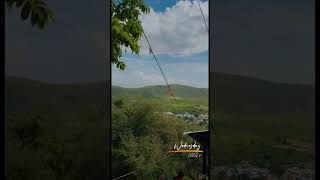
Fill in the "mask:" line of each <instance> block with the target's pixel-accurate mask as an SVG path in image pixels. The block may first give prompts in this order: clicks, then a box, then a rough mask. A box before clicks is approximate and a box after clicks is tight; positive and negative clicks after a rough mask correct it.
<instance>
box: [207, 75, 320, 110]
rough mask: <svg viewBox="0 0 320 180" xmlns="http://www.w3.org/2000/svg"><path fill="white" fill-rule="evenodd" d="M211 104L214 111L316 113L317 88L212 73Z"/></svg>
mask: <svg viewBox="0 0 320 180" xmlns="http://www.w3.org/2000/svg"><path fill="white" fill-rule="evenodd" d="M210 78H211V79H213V83H211V84H210V88H211V89H213V91H212V93H213V94H212V95H211V94H210V101H211V107H212V108H213V109H214V111H215V112H225V113H231V114H246V115H249V114H254V115H255V114H258V115H266V114H268V115H272V116H278V115H279V116H280V115H282V114H292V115H295V114H299V115H301V114H303V115H308V116H313V114H314V112H315V109H314V103H315V87H314V86H313V85H299V84H284V83H275V82H270V81H265V80H261V79H256V78H248V77H243V76H237V75H230V74H223V73H211V75H210Z"/></svg>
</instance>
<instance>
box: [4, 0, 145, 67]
mask: <svg viewBox="0 0 320 180" xmlns="http://www.w3.org/2000/svg"><path fill="white" fill-rule="evenodd" d="M5 2H6V6H7V7H8V8H9V9H11V8H12V7H14V6H15V7H16V8H21V12H20V17H21V20H22V21H27V20H28V19H30V21H31V25H32V26H35V25H37V26H38V28H39V29H40V30H43V29H44V28H45V27H46V26H47V25H48V24H49V22H50V21H54V18H53V13H52V11H51V10H50V9H49V7H48V5H47V3H46V0H5ZM111 11H112V21H111V24H112V31H111V33H112V52H111V62H112V63H113V64H115V65H116V66H117V68H119V69H120V70H124V69H125V68H126V64H125V63H124V62H123V61H121V60H120V58H121V56H122V54H123V49H124V48H127V49H128V48H129V49H130V50H131V51H132V52H133V53H135V54H139V52H140V46H139V44H138V41H139V40H140V38H141V36H142V33H143V29H142V26H141V21H140V20H139V15H140V14H141V13H149V12H150V9H149V7H147V6H146V5H145V4H144V2H143V0H112V1H111Z"/></svg>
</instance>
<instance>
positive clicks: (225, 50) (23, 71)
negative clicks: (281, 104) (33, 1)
mask: <svg viewBox="0 0 320 180" xmlns="http://www.w3.org/2000/svg"><path fill="white" fill-rule="evenodd" d="M314 1H315V0H259V1H257V0H242V1H239V0H214V1H211V2H210V3H209V4H210V9H211V13H210V15H212V17H211V18H210V21H211V22H210V23H211V24H210V25H212V24H213V23H214V24H215V31H216V34H215V36H213V35H212V36H211V40H210V42H211V46H210V48H211V49H214V52H213V53H212V54H211V57H210V58H211V59H210V62H211V63H210V65H211V67H210V71H218V72H224V73H231V74H237V75H244V76H249V77H257V78H262V79H266V80H270V81H275V82H286V83H314V59H315V57H314V54H315V45H314V43H315V41H314V40H315V35H314V34H315V26H314V22H315V18H314V17H315V10H314ZM145 2H146V3H147V4H148V5H150V6H151V8H152V11H151V13H150V14H148V15H146V16H143V17H141V19H142V21H143V26H144V28H145V30H146V33H147V35H148V36H149V39H150V41H151V44H152V46H153V47H154V51H155V52H156V53H157V54H158V57H159V61H160V63H161V65H162V66H163V69H164V71H165V73H166V74H167V77H168V80H169V82H170V83H181V84H188V85H192V86H199V87H205V86H206V84H207V79H205V78H206V77H207V76H206V74H207V72H206V69H207V68H205V67H207V63H208V62H207V59H208V53H207V51H206V50H207V49H208V47H207V44H208V43H207V40H208V39H207V36H206V32H205V27H204V23H203V21H202V19H201V16H200V11H199V10H198V8H197V6H195V4H193V3H191V2H190V1H188V2H179V3H178V4H177V1H176V0H145ZM48 3H49V6H50V8H51V9H52V11H53V12H54V15H55V19H56V21H55V23H51V24H50V25H49V27H48V28H47V29H46V30H44V31H39V30H37V29H35V28H32V27H31V25H30V24H29V23H23V22H21V21H20V20H19V16H18V14H17V12H16V11H15V10H14V9H12V10H10V11H8V10H7V12H6V19H5V20H6V27H5V33H6V39H5V43H6V44H5V45H6V48H5V58H6V59H5V68H6V72H5V73H6V74H7V75H13V76H19V77H26V78H31V79H35V80H42V81H48V82H53V83H70V82H92V81H102V80H106V79H109V78H110V77H109V74H110V71H109V70H110V69H109V68H110V67H109V59H108V57H107V52H108V50H109V49H108V38H109V34H107V33H106V32H107V29H108V28H109V27H110V25H109V24H108V23H107V19H108V16H109V12H107V10H106V1H105V0H96V1H87V0H78V1H77V3H74V2H73V1H63V0H48ZM201 5H202V7H203V9H204V11H205V13H206V16H207V13H208V7H207V2H205V1H202V3H201ZM168 41H169V42H170V43H168ZM141 44H142V55H141V56H140V57H136V56H133V55H131V54H126V55H124V57H123V58H124V60H125V61H126V62H127V63H128V70H127V71H126V72H124V73H120V72H118V71H114V72H113V78H114V79H113V82H114V84H119V85H121V84H123V85H127V86H143V85H145V84H156V83H159V84H163V82H164V81H163V80H162V79H161V78H160V77H159V75H161V74H160V72H159V70H158V69H157V66H156V64H155V62H154V61H153V60H152V59H151V57H150V56H148V54H146V52H147V51H146V50H147V49H146V47H145V42H144V41H142V42H141Z"/></svg>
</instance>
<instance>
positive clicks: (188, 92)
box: [112, 84, 208, 98]
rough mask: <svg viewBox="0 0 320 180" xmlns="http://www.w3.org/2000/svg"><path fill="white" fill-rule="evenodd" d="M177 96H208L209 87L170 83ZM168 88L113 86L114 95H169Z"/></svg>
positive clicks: (160, 86)
mask: <svg viewBox="0 0 320 180" xmlns="http://www.w3.org/2000/svg"><path fill="white" fill-rule="evenodd" d="M170 87H171V89H172V91H173V92H174V94H175V95H176V96H177V97H201V98H207V97H208V89H207V88H195V87H191V86H184V85H175V84H174V85H170ZM167 92H168V88H167V87H166V86H162V85H155V86H146V87H141V88H123V87H119V86H113V87H112V96H119V95H122V96H123V95H125V96H143V97H164V96H166V95H167Z"/></svg>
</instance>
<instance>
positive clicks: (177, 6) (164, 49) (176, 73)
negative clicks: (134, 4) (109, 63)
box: [112, 0, 209, 88]
mask: <svg viewBox="0 0 320 180" xmlns="http://www.w3.org/2000/svg"><path fill="white" fill-rule="evenodd" d="M146 4H147V5H149V6H150V13H149V14H143V15H142V16H141V17H140V20H141V23H142V27H143V28H144V31H145V33H146V35H147V37H148V39H149V41H150V44H151V46H152V49H153V51H154V52H155V54H156V56H157V58H158V61H159V64H160V66H161V67H162V69H163V72H164V74H165V76H166V78H167V80H168V83H169V84H183V85H189V86H194V87H202V88H207V87H208V76H209V74H208V70H209V63H208V62H209V61H208V58H209V57H208V56H209V54H208V40H209V38H208V33H207V31H206V27H205V24H204V21H203V19H202V15H201V12H200V9H199V6H198V4H197V2H196V1H177V2H176V1H164V0H159V1H147V2H146ZM200 5H201V8H202V10H203V12H204V15H205V17H206V20H207V19H208V8H209V7H208V1H200ZM139 44H140V46H141V50H140V55H139V56H137V55H134V54H132V53H126V54H124V55H123V57H122V58H121V59H122V60H123V61H124V62H125V63H126V64H127V69H126V70H125V71H121V70H119V69H117V68H116V67H115V66H114V67H113V69H112V84H113V85H118V86H122V87H143V86H148V85H159V84H161V85H164V84H165V80H164V78H163V77H162V75H161V71H160V70H159V68H158V66H157V64H156V62H155V60H154V59H153V57H152V55H150V54H149V48H148V44H147V43H146V40H145V39H144V38H142V39H141V40H140V42H139Z"/></svg>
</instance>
